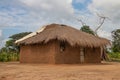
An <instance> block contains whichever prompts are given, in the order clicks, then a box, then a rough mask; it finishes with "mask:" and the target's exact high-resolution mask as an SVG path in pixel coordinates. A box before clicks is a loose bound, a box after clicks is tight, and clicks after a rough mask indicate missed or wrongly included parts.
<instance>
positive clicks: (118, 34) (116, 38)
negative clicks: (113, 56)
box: [112, 29, 120, 52]
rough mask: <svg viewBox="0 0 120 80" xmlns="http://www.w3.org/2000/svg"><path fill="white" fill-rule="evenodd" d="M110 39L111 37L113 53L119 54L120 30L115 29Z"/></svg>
mask: <svg viewBox="0 0 120 80" xmlns="http://www.w3.org/2000/svg"><path fill="white" fill-rule="evenodd" d="M112 37H113V42H112V44H113V46H112V50H113V52H120V29H116V30H114V31H112Z"/></svg>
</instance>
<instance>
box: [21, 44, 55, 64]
mask: <svg viewBox="0 0 120 80" xmlns="http://www.w3.org/2000/svg"><path fill="white" fill-rule="evenodd" d="M54 55H55V43H54V42H50V43H48V44H44V45H43V44H36V45H25V46H21V49H20V62H21V63H53V64H54V63H55V56H54Z"/></svg>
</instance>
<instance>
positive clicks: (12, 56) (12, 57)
mask: <svg viewBox="0 0 120 80" xmlns="http://www.w3.org/2000/svg"><path fill="white" fill-rule="evenodd" d="M18 60H19V54H18V53H12V52H11V53H6V52H2V53H0V61H2V62H7V61H18Z"/></svg>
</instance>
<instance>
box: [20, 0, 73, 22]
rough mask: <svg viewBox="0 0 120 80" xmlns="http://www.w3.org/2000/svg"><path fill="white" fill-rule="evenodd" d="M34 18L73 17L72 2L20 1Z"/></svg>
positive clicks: (60, 0)
mask: <svg viewBox="0 0 120 80" xmlns="http://www.w3.org/2000/svg"><path fill="white" fill-rule="evenodd" d="M20 1H21V2H23V3H24V4H25V5H26V6H27V8H28V9H29V10H30V11H31V12H32V13H33V15H34V16H35V15H36V14H37V16H38V17H41V16H42V17H44V18H53V19H58V20H59V19H65V18H68V19H69V17H70V16H72V15H73V13H74V9H73V7H72V0H20Z"/></svg>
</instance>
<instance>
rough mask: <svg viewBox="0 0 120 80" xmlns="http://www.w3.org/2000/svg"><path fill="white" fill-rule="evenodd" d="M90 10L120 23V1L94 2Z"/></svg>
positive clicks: (100, 0) (105, 0) (96, 0)
mask: <svg viewBox="0 0 120 80" xmlns="http://www.w3.org/2000/svg"><path fill="white" fill-rule="evenodd" d="M88 8H89V10H90V11H91V12H94V13H95V12H98V13H101V14H103V15H104V16H107V17H109V18H110V19H111V20H112V21H113V22H114V23H118V22H119V21H120V0H109V1H108V0H92V3H91V4H90V5H89V6H88Z"/></svg>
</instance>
